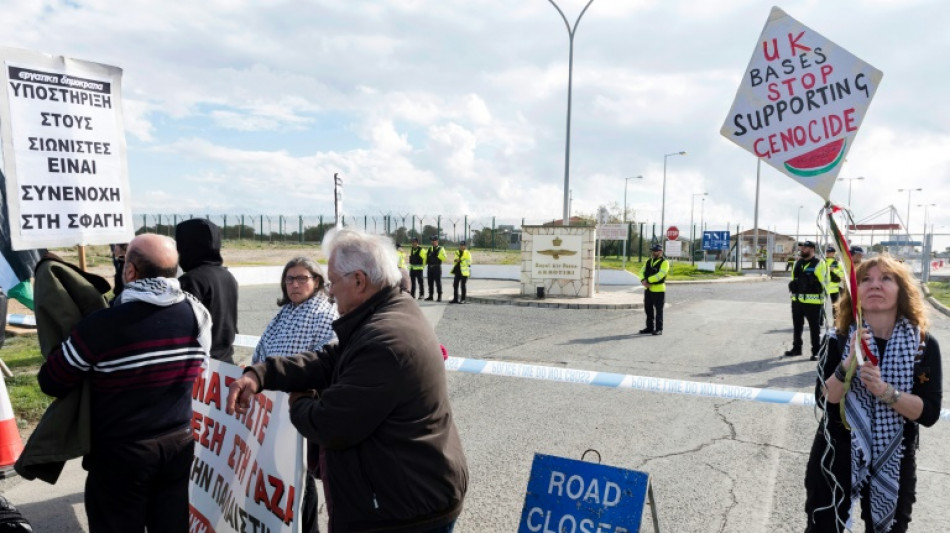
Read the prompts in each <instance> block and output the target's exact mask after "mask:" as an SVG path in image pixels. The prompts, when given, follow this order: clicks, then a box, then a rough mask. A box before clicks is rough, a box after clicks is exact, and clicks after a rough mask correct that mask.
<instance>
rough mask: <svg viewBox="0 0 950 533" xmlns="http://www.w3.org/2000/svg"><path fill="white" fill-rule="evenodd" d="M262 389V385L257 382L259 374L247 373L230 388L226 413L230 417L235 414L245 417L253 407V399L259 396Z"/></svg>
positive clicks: (225, 407) (225, 408)
mask: <svg viewBox="0 0 950 533" xmlns="http://www.w3.org/2000/svg"><path fill="white" fill-rule="evenodd" d="M260 388H261V384H260V382H258V381H257V374H255V373H254V372H246V373H245V374H244V375H243V376H241V377H240V378H238V379H236V380H234V381H233V382H232V383H231V385H230V386H229V387H228V391H229V392H228V401H227V403H226V404H225V406H224V412H226V413H227V414H229V415H231V414H234V413H235V412H237V413H238V414H239V415H243V414H244V413H246V412H247V410H248V409H249V408H250V407H251V397H252V396H254V395H255V394H257V391H259V390H260Z"/></svg>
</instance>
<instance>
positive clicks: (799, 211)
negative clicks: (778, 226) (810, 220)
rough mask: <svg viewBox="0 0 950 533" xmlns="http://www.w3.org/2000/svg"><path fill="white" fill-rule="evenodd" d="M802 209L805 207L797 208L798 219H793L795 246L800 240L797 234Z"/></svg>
mask: <svg viewBox="0 0 950 533" xmlns="http://www.w3.org/2000/svg"><path fill="white" fill-rule="evenodd" d="M803 207H805V206H803V205H800V206H798V217H797V218H796V219H795V243H796V244H797V243H799V242H801V238H800V237H799V235H800V233H798V232H799V230H800V228H801V223H802V208H803ZM796 248H797V246H796Z"/></svg>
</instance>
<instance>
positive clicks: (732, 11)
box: [0, 0, 950, 233]
mask: <svg viewBox="0 0 950 533" xmlns="http://www.w3.org/2000/svg"><path fill="white" fill-rule="evenodd" d="M586 3H587V2H586V0H560V2H558V4H559V5H560V7H561V8H562V9H563V10H564V13H565V14H566V15H567V18H568V20H569V21H570V22H571V24H573V23H574V21H575V19H576V18H577V16H578V14H579V13H580V12H581V9H583V7H584V5H585V4H586ZM771 7H772V4H771V3H769V2H760V1H751V0H724V1H722V2H694V1H680V0H663V1H660V0H594V2H593V3H592V4H591V5H590V7H589V9H588V10H587V12H586V13H585V14H584V16H583V18H582V19H581V22H580V25H579V28H578V29H577V33H576V38H575V55H574V84H573V123H572V140H571V146H572V150H571V166H570V189H571V190H572V197H573V202H572V213H581V214H590V213H593V212H595V211H596V210H597V208H598V206H601V205H607V206H611V205H617V206H619V205H622V204H623V200H624V184H625V180H624V178H627V177H633V176H638V175H639V176H643V179H642V180H630V181H629V188H628V189H627V197H628V200H627V201H628V203H629V205H630V206H631V208H632V209H633V212H634V218H635V219H636V220H638V221H650V222H653V221H658V219H659V218H660V204H661V191H662V180H663V162H664V154H669V153H674V152H679V151H686V152H687V155H685V156H673V157H670V158H668V160H667V162H668V167H667V187H668V189H667V201H666V221H667V225H669V224H671V223H672V224H678V225H680V226H681V227H685V226H687V225H688V224H689V220H690V216H691V213H692V214H693V217H694V218H695V220H696V223H698V222H699V218H700V212H702V215H703V218H704V220H705V222H706V223H707V225H708V226H709V227H711V228H713V229H717V228H718V227H722V228H723V229H724V228H725V225H726V223H729V224H731V225H732V226H733V227H734V226H735V225H736V224H741V225H742V226H743V228H748V227H750V226H751V224H752V220H753V209H754V205H755V182H756V161H755V158H754V157H753V156H752V155H751V154H749V153H748V152H746V151H744V150H743V149H741V148H739V147H738V146H736V145H734V144H733V143H731V142H730V141H728V140H726V139H725V138H723V137H722V136H721V135H720V133H719V130H720V127H721V126H722V124H723V121H724V119H725V118H726V115H727V113H728V111H729V108H730V106H731V104H732V101H733V98H734V97H735V94H736V89H737V88H738V85H739V82H740V80H741V79H742V77H743V74H744V70H745V67H746V65H747V64H748V62H749V59H750V57H751V55H752V52H753V49H754V48H755V47H756V45H757V39H758V36H759V34H760V32H761V31H762V27H763V25H764V24H765V22H766V19H767V17H768V15H769V12H770V10H771ZM780 7H781V8H782V9H783V10H785V11H786V12H787V13H788V14H790V15H791V16H793V17H795V18H797V19H798V20H800V21H801V22H802V23H804V24H806V25H808V26H810V27H811V28H812V29H814V30H816V31H818V32H819V33H822V34H823V35H824V36H825V37H827V38H828V39H830V40H832V41H834V42H835V43H837V44H838V45H840V46H842V47H844V48H845V49H847V50H848V51H850V52H851V53H853V54H854V55H856V56H858V57H860V58H861V59H863V60H865V61H867V62H868V63H870V64H872V65H873V66H874V67H876V68H877V69H879V70H881V71H883V73H884V78H883V81H882V82H881V85H880V87H879V89H878V91H877V94H876V96H875V98H874V100H873V102H872V103H871V106H870V108H869V111H868V114H867V116H866V118H865V120H864V123H863V125H862V129H861V131H860V133H859V134H858V136H857V138H856V140H855V143H854V144H853V149H852V150H851V152H850V153H849V154H848V161H847V162H846V163H845V166H844V167H843V170H842V172H841V174H840V176H841V177H843V178H858V177H863V178H864V179H863V180H855V181H851V182H847V181H844V182H839V183H838V184H837V186H836V187H835V189H834V190H833V192H832V195H831V197H832V200H834V201H836V202H839V203H847V202H848V194H849V191H848V189H849V185H851V186H852V191H851V202H850V204H851V206H852V208H853V211H854V213H855V216H856V218H858V219H861V218H865V217H867V216H868V215H871V214H872V213H875V212H877V211H880V210H882V209H885V208H887V207H888V206H889V205H894V206H896V208H897V210H898V211H899V213H900V216H901V217H906V211H907V205H908V194H907V193H906V192H898V191H897V189H899V188H914V189H916V188H918V187H919V188H922V189H923V191H922V192H916V191H914V192H913V193H912V194H911V196H910V201H911V204H912V205H911V209H912V212H911V221H910V222H911V226H912V230H913V231H915V232H919V231H920V228H921V226H922V225H923V222H924V212H923V211H924V210H923V208H918V207H917V204H936V207H932V208H930V209H929V212H928V216H929V218H930V221H931V222H932V223H933V224H935V226H936V230H937V232H938V233H939V232H944V233H950V217H948V216H946V215H945V213H946V212H947V211H946V208H947V207H948V206H950V191H948V187H947V185H948V183H950V179H948V178H950V164H948V163H950V150H948V148H950V133H948V124H950V108H948V106H947V104H946V100H947V94H948V88H950V87H948V83H947V82H948V74H950V72H948V69H947V57H948V55H950V30H948V28H950V4H948V3H947V2H944V1H939V0H933V1H923V0H921V1H915V0H861V1H856V0H838V1H835V2H819V1H811V0H794V1H789V2H786V3H784V4H782V5H780ZM3 18H4V28H5V29H4V32H3V35H2V37H0V45H5V46H13V47H19V48H27V49H31V50H37V51H42V52H47V53H51V54H55V55H66V56H70V57H75V58H80V59H86V60H90V61H96V62H100V63H105V64H110V65H116V66H119V67H121V68H122V69H123V70H124V76H123V96H124V102H123V103H124V109H125V118H126V124H125V127H126V137H127V143H128V155H129V172H130V180H131V188H132V196H133V202H134V204H133V210H134V211H135V212H136V213H166V214H169V213H178V214H184V213H202V214H204V213H211V214H239V213H244V214H260V213H264V214H283V215H297V214H304V215H310V214H331V213H332V197H333V196H332V183H333V179H332V176H333V174H334V173H335V172H338V173H340V175H341V176H342V177H343V179H344V182H345V187H346V190H345V209H346V211H347V212H348V213H351V214H359V215H361V214H370V215H374V214H377V215H378V214H379V213H381V212H393V213H418V214H428V215H435V214H442V215H445V216H459V215H469V216H470V217H473V218H477V217H482V218H484V217H490V216H492V215H494V216H497V217H499V219H500V221H501V220H508V221H515V220H520V219H521V218H524V219H525V221H526V222H527V223H539V222H541V221H544V220H550V219H556V218H561V216H562V210H563V199H564V141H565V112H566V103H567V94H566V93H567V71H568V69H567V66H568V36H567V30H566V28H565V24H564V21H563V20H562V19H561V17H560V15H559V14H558V12H557V11H556V10H555V9H554V7H553V6H552V5H551V4H550V3H549V2H547V1H546V0H516V1H510V0H509V1H501V0H477V1H471V0H466V1H462V0H399V1H390V0H372V1H364V0H348V1H339V0H308V1H304V0H298V1H275V0H263V1H261V0H257V1H243V0H206V1H201V2H180V1H167V2H154V1H145V0H89V1H87V0H64V1H39V0H37V1H30V2H12V1H5V2H4V7H3ZM702 192H708V193H709V194H708V196H705V197H703V196H698V195H696V194H697V193H702ZM759 205H760V209H759V213H760V214H759V217H760V224H761V225H762V226H763V227H769V228H775V229H777V230H778V231H780V232H793V231H794V229H795V227H796V225H797V224H800V225H801V226H802V227H803V231H804V230H805V227H814V220H815V216H816V214H817V213H818V211H819V209H820V207H821V205H822V200H821V198H820V197H819V196H818V195H816V194H815V193H813V192H811V191H808V190H807V189H805V188H804V187H802V186H801V185H799V184H798V183H795V182H794V181H792V180H791V179H789V178H787V177H785V176H783V175H782V174H780V173H779V172H777V171H775V170H773V169H771V168H769V167H766V166H764V165H763V167H762V176H761V194H760V204H759ZM694 207H695V209H694ZM878 221H879V222H887V221H888V219H887V217H884V218H883V219H879V220H878Z"/></svg>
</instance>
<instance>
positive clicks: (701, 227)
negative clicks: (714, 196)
mask: <svg viewBox="0 0 950 533" xmlns="http://www.w3.org/2000/svg"><path fill="white" fill-rule="evenodd" d="M705 209H706V197H705V196H703V199H702V201H700V202H699V234H700V235H703V232H705V231H706V222H705V220H706V219H705V218H703V213H704V212H705ZM705 260H706V249H705V248H703V261H705Z"/></svg>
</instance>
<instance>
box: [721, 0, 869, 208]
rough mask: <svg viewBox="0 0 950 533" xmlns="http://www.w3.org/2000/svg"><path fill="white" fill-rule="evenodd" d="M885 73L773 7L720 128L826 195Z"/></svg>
mask: <svg viewBox="0 0 950 533" xmlns="http://www.w3.org/2000/svg"><path fill="white" fill-rule="evenodd" d="M882 76H883V74H882V73H881V71H879V70H877V69H875V68H874V67H872V66H871V65H869V64H867V63H865V62H864V61H862V60H861V59H859V58H857V57H855V56H854V55H852V54H851V53H850V52H848V51H847V50H845V49H843V48H841V47H840V46H838V45H836V44H835V43H833V42H831V41H829V40H828V39H826V38H825V37H823V36H822V35H821V34H819V33H818V32H816V31H814V30H812V29H811V28H809V27H807V26H805V25H804V24H802V23H801V22H799V21H797V20H795V19H794V18H792V17H790V16H788V15H787V14H786V13H785V12H784V11H782V10H781V9H779V8H777V7H775V8H772V12H771V13H770V14H769V19H768V21H767V22H766V24H765V28H764V29H763V30H762V34H761V35H760V36H759V39H758V41H757V42H756V44H755V50H754V51H753V53H752V59H751V60H750V61H749V65H748V67H747V68H746V71H745V74H744V75H743V78H742V83H741V84H740V85H739V90H738V91H737V93H736V99H735V101H734V102H733V104H732V109H730V110H729V115H728V116H727V117H726V120H725V122H724V123H723V126H722V130H721V133H722V135H723V136H724V137H726V138H727V139H729V140H730V141H732V142H734V143H736V144H738V145H739V146H741V147H743V148H745V149H746V150H748V151H750V152H752V153H753V154H755V156H756V157H758V158H760V159H762V160H763V161H764V162H766V163H768V164H769V165H772V166H773V167H775V168H776V169H778V171H779V172H782V173H783V174H785V175H787V176H788V177H790V178H792V179H793V180H795V181H797V182H799V183H801V184H802V185H804V186H805V187H808V188H809V189H811V190H812V191H814V192H816V193H817V194H818V195H820V196H821V197H822V198H825V199H826V200H827V199H828V197H829V196H830V195H831V189H832V187H833V186H834V183H835V179H836V177H837V175H838V172H839V171H840V170H841V165H842V163H843V162H844V160H845V157H846V156H847V154H848V151H849V150H850V149H851V145H852V143H853V141H854V137H855V136H856V135H857V132H858V128H860V126H861V122H862V121H863V120H864V115H865V113H866V112H867V108H868V105H870V103H871V99H872V98H873V97H874V93H875V91H877V87H878V85H879V84H880V81H881V77H882Z"/></svg>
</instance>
